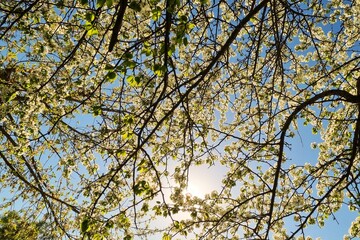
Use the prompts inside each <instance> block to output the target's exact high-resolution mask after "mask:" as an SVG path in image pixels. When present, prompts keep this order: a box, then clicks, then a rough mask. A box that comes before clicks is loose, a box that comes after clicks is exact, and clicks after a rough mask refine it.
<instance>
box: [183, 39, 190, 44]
mask: <svg viewBox="0 0 360 240" xmlns="http://www.w3.org/2000/svg"><path fill="white" fill-rule="evenodd" d="M183 44H184V46H187V45H188V44H189V42H188V39H187V37H184V38H183Z"/></svg>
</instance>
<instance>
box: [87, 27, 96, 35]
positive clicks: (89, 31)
mask: <svg viewBox="0 0 360 240" xmlns="http://www.w3.org/2000/svg"><path fill="white" fill-rule="evenodd" d="M98 34H99V31H98V30H97V29H95V28H91V29H90V30H88V32H87V35H88V36H89V37H91V36H93V35H98Z"/></svg>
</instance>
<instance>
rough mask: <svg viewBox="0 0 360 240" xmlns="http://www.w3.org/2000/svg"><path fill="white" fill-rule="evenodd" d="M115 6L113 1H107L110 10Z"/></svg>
mask: <svg viewBox="0 0 360 240" xmlns="http://www.w3.org/2000/svg"><path fill="white" fill-rule="evenodd" d="M121 1H122V0H121ZM113 4H114V1H113V0H106V6H107V7H108V8H111V7H112V5H113Z"/></svg>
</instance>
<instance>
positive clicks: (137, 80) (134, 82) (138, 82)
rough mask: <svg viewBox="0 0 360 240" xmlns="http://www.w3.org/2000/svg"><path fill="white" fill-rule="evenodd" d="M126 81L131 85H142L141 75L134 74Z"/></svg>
mask: <svg viewBox="0 0 360 240" xmlns="http://www.w3.org/2000/svg"><path fill="white" fill-rule="evenodd" d="M126 81H127V82H128V83H129V85H130V86H131V87H140V86H141V80H140V77H135V76H133V75H131V76H129V77H127V78H126Z"/></svg>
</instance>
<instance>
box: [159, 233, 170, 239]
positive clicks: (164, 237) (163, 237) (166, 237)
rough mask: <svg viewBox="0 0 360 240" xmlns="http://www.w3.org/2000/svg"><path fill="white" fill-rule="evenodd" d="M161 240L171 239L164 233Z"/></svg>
mask: <svg viewBox="0 0 360 240" xmlns="http://www.w3.org/2000/svg"><path fill="white" fill-rule="evenodd" d="M161 240H171V237H170V235H169V234H167V233H164V235H163V236H162V238H161Z"/></svg>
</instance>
